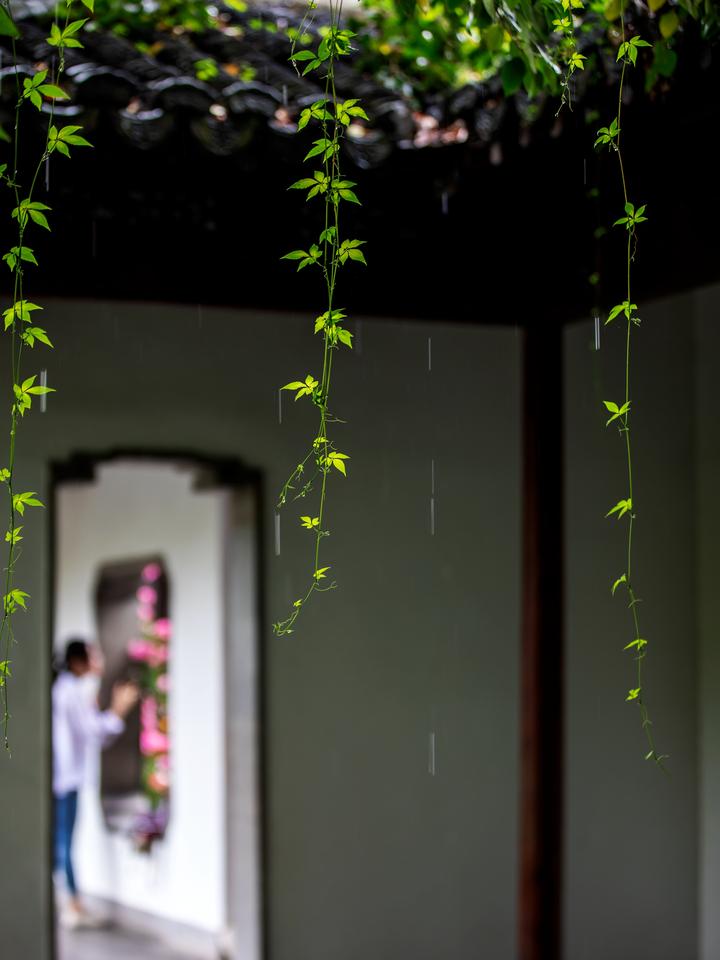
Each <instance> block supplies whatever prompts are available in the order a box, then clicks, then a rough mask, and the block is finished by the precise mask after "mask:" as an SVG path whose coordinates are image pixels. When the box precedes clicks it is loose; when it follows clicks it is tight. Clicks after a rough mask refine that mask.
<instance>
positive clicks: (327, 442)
mask: <svg viewBox="0 0 720 960" xmlns="http://www.w3.org/2000/svg"><path fill="white" fill-rule="evenodd" d="M328 6H329V18H330V22H329V24H328V25H327V27H325V28H324V29H323V30H321V34H322V39H321V40H320V42H319V44H318V46H317V49H315V50H310V49H302V50H297V49H295V46H294V45H293V49H292V53H291V56H290V59H291V61H292V62H293V63H294V64H295V66H296V68H298V65H300V66H301V68H302V75H303V76H305V75H306V74H308V73H311V72H314V71H321V72H324V77H325V86H324V96H323V97H322V99H320V100H317V101H316V102H315V103H313V104H311V105H310V106H309V107H307V108H306V109H305V110H303V111H302V113H301V115H300V119H299V122H298V130H303V129H304V128H305V127H307V126H309V125H311V124H312V125H315V126H316V127H317V128H319V134H320V136H319V137H318V138H317V139H316V140H314V141H313V144H312V147H311V149H310V150H309V151H308V153H307V155H306V156H305V161H312V162H313V165H315V166H319V167H320V169H315V170H313V172H312V174H311V175H310V176H307V177H302V178H301V179H300V180H297V181H296V182H295V183H293V184H291V185H290V188H289V189H291V190H306V191H307V194H306V197H305V199H306V201H311V200H313V199H317V200H319V201H320V202H321V203H322V204H323V207H324V210H323V216H322V218H321V225H322V229H321V231H320V233H319V236H318V240H317V242H316V243H312V244H311V245H310V247H309V249H307V250H291V251H290V253H286V254H285V256H284V257H283V258H282V259H284V260H290V261H297V270H298V272H299V271H300V270H304V269H305V268H306V267H310V268H311V269H313V270H315V271H316V272H317V274H318V279H319V280H321V282H322V285H323V288H324V304H323V305H324V308H325V309H324V310H323V312H322V313H321V314H320V315H319V316H318V317H317V318H316V319H315V325H314V332H315V334H320V335H321V336H322V366H321V373H320V376H319V377H316V376H315V375H313V374H306V375H305V377H304V378H303V379H298V380H293V381H292V382H290V383H286V384H285V386H284V387H282V388H281V389H282V390H291V391H294V392H295V400H296V401H297V400H300V399H304V398H306V399H307V400H309V401H310V402H311V403H312V404H313V405H314V406H315V407H316V408H317V415H318V426H317V430H316V432H315V433H314V435H313V439H312V441H311V443H310V444H309V447H308V449H307V452H306V453H305V456H304V457H303V458H302V459H301V460H300V462H299V463H298V465H297V466H296V467H295V469H294V470H293V471H292V473H291V474H290V476H289V477H288V479H287V480H286V482H285V483H284V485H283V487H282V490H281V491H280V495H279V498H278V503H277V506H278V509H281V508H282V507H284V506H285V505H286V504H287V502H288V501H296V500H298V499H306V498H308V497H311V495H312V494H313V493H316V499H315V503H316V507H315V510H314V511H312V512H311V513H308V514H306V515H303V516H301V517H300V523H301V525H302V527H303V528H304V529H305V530H307V532H308V536H309V537H310V538H311V540H312V544H311V556H312V566H311V573H310V577H309V581H308V584H307V587H306V589H305V592H304V593H303V594H302V596H300V597H299V598H298V599H297V600H295V601H294V603H293V609H292V611H291V612H290V613H289V615H288V616H287V617H286V618H285V619H283V620H280V621H278V622H276V623H275V624H273V629H274V631H275V633H276V634H277V635H278V636H284V635H286V634H289V633H292V631H293V627H294V625H295V621H296V620H297V618H298V616H299V615H300V612H301V610H302V609H303V607H304V606H305V605H306V604H307V602H308V600H309V599H310V598H311V597H312V595H313V594H314V593H322V592H325V591H327V590H332V589H333V588H334V587H335V585H336V584H335V581H334V579H332V577H331V576H329V571H330V570H331V566H330V565H329V564H326V565H324V566H323V560H322V558H321V547H322V543H323V540H324V538H325V537H327V536H328V535H329V530H328V529H327V519H326V508H327V494H328V483H329V481H330V477H331V475H334V474H335V473H336V472H337V473H340V474H342V475H343V476H346V475H347V464H346V462H347V460H349V459H350V458H349V456H348V454H346V453H342V452H341V451H340V450H338V449H337V447H336V446H335V443H334V441H333V440H332V439H331V438H330V436H329V432H328V427H329V426H330V425H331V424H334V423H338V422H339V421H338V419H337V418H336V417H335V416H333V414H332V413H331V409H330V397H331V386H332V372H333V357H334V354H335V352H336V350H338V349H339V348H340V347H341V346H344V347H348V348H352V340H353V335H352V333H351V332H350V331H349V330H348V329H347V327H346V326H345V324H346V321H347V314H346V312H345V310H344V309H343V308H342V307H339V306H338V305H337V301H336V296H335V293H336V287H337V282H338V273H339V270H340V268H341V267H344V266H346V265H347V263H348V262H351V261H352V262H358V263H362V264H365V263H366V261H365V255H364V254H363V252H362V250H361V247H362V245H363V243H364V241H363V240H353V239H343V234H342V232H341V216H340V211H341V205H342V204H343V203H356V204H357V203H359V202H360V201H359V200H358V198H357V196H356V194H355V193H354V192H353V187H354V186H355V183H354V181H352V180H347V179H345V178H344V177H343V174H342V170H341V157H340V148H341V143H342V139H343V136H344V134H345V130H346V129H347V127H348V126H349V125H350V123H351V122H353V120H354V119H356V118H361V119H364V120H367V115H366V113H365V111H364V110H363V108H362V107H361V106H360V101H359V100H357V99H348V100H343V99H341V98H340V97H339V95H338V92H337V89H336V85H335V65H336V63H337V61H338V60H339V59H340V58H341V57H346V56H348V55H349V54H350V52H351V50H352V38H353V37H354V36H355V34H354V32H353V31H351V30H348V29H343V28H342V26H341V18H342V7H343V3H342V0H330V3H329V5H328ZM313 9H315V3H314V2H313V0H310V4H309V13H308V16H309V15H310V11H312V10H313ZM304 29H305V23H303V27H302V28H301V29H300V31H299V32H300V34H303V33H304ZM318 161H319V162H318Z"/></svg>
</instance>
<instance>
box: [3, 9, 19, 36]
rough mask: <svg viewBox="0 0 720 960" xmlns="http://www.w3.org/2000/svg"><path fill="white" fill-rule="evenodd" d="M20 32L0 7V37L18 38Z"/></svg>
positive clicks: (5, 11)
mask: <svg viewBox="0 0 720 960" xmlns="http://www.w3.org/2000/svg"><path fill="white" fill-rule="evenodd" d="M19 36H20V31H19V30H18V28H17V27H16V26H15V24H14V22H13V19H12V17H11V16H10V15H9V13H8V12H7V10H6V9H5V7H3V6H0V37H19Z"/></svg>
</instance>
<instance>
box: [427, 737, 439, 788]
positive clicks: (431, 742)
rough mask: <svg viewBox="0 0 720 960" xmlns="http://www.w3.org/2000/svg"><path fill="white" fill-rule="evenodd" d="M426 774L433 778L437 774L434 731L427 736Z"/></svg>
mask: <svg viewBox="0 0 720 960" xmlns="http://www.w3.org/2000/svg"><path fill="white" fill-rule="evenodd" d="M428 773H429V774H430V776H431V777H434V776H435V774H436V773H437V765H436V742H435V731H434V730H431V731H430V733H429V734H428Z"/></svg>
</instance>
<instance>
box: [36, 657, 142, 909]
mask: <svg viewBox="0 0 720 960" xmlns="http://www.w3.org/2000/svg"><path fill="white" fill-rule="evenodd" d="M63 667H64V668H63V670H62V671H61V672H60V674H59V675H58V677H57V679H56V680H55V683H54V684H53V692H52V710H53V801H54V847H55V869H56V871H59V872H62V873H63V874H64V877H65V884H66V887H67V892H68V902H67V905H66V907H65V909H64V910H63V912H62V914H61V922H62V923H63V924H64V925H66V926H68V927H79V926H92V925H94V921H93V919H92V917H91V916H90V915H89V914H88V913H87V912H86V911H85V909H84V907H83V905H82V901H81V899H80V896H79V894H78V889H77V884H76V881H75V871H74V869H73V863H72V840H73V832H74V829H75V819H76V815H77V804H78V793H79V791H80V789H81V787H82V786H83V784H84V783H85V771H86V763H87V754H88V752H89V751H90V750H92V749H93V747H94V748H97V747H98V746H100V747H105V746H108V745H109V744H110V743H112V741H113V740H114V738H115V737H116V736H118V734H120V733H122V731H123V730H124V728H125V717H126V716H127V715H128V713H129V712H130V710H131V709H132V708H133V706H134V705H135V704H136V703H137V700H138V690H137V687H136V686H135V685H134V684H132V683H121V684H117V685H116V686H115V687H114V688H113V691H112V697H111V702H110V709H109V710H105V711H101V710H100V709H99V708H98V706H97V703H96V702H95V701H94V700H93V698H92V697H91V696H89V695H88V689H87V683H86V680H87V679H88V678H89V675H90V674H91V673H92V672H93V667H92V665H91V661H90V652H89V649H88V645H87V644H86V643H85V641H84V640H71V641H70V642H69V643H68V645H67V647H66V650H65V659H64V665H63Z"/></svg>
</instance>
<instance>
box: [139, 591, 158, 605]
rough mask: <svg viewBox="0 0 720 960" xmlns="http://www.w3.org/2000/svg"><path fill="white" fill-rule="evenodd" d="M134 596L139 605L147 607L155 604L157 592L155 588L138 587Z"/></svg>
mask: <svg viewBox="0 0 720 960" xmlns="http://www.w3.org/2000/svg"><path fill="white" fill-rule="evenodd" d="M135 596H136V597H137V598H138V600H139V601H140V603H142V604H143V605H146V606H149V607H151V606H152V605H153V604H155V603H157V590H156V589H155V587H139V588H138V590H137V593H136V594H135Z"/></svg>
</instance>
